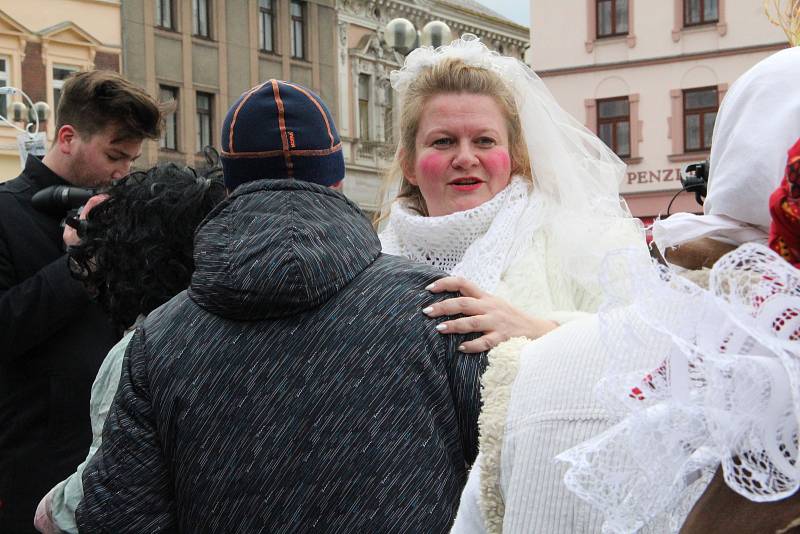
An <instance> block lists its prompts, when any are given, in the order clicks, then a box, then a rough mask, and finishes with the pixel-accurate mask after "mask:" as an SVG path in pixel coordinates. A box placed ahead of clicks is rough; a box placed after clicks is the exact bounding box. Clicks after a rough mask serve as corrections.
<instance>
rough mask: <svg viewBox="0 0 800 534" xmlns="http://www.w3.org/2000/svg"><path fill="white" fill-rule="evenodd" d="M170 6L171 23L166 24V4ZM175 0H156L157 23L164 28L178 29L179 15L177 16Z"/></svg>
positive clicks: (158, 26) (157, 25)
mask: <svg viewBox="0 0 800 534" xmlns="http://www.w3.org/2000/svg"><path fill="white" fill-rule="evenodd" d="M165 4H166V5H168V6H169V11H168V13H169V25H165V24H164V5H165ZM175 15H176V13H175V2H174V0H156V13H155V19H156V20H155V25H156V27H157V28H161V29H162V30H169V31H177V29H178V25H177V17H176V16H175Z"/></svg>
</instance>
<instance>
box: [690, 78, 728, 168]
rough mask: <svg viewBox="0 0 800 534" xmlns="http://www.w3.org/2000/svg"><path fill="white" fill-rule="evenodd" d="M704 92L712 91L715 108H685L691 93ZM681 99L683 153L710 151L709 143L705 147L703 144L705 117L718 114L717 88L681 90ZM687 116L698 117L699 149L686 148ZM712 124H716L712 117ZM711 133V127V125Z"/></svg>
mask: <svg viewBox="0 0 800 534" xmlns="http://www.w3.org/2000/svg"><path fill="white" fill-rule="evenodd" d="M706 91H713V92H714V95H715V96H716V97H717V103H716V105H715V106H713V107H712V106H707V107H704V108H692V109H688V108H687V102H688V98H687V96H688V95H690V94H692V93H702V92H706ZM682 97H683V106H682V108H683V117H682V119H683V153H684V154H691V153H694V152H708V151H710V150H711V143H709V144H708V146H706V144H705V116H706V114H708V113H714V114H715V115H716V114H717V113H718V112H719V100H720V99H719V87H718V86H716V85H714V86H708V87H693V88H691V89H683V90H682ZM689 115H698V116H699V133H698V136H699V143H698V144H699V147H698V148H688V146H689V142H688V138H689V136H688V133H689V132H688V130H689V129H688V127H687V126H688V117H689ZM714 122H716V116H715V117H714ZM712 131H713V125H712Z"/></svg>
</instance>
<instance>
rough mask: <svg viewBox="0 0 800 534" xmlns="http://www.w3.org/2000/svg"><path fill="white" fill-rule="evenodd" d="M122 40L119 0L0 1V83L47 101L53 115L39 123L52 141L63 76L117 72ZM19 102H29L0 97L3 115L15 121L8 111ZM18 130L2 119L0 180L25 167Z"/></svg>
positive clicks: (0, 111)
mask: <svg viewBox="0 0 800 534" xmlns="http://www.w3.org/2000/svg"><path fill="white" fill-rule="evenodd" d="M121 45H122V33H121V27H120V1H119V0H24V1H23V0H20V1H16V0H2V1H0V87H4V86H11V87H17V88H21V89H22V90H23V91H25V93H26V94H28V96H29V97H30V98H31V100H32V101H33V102H45V103H46V104H47V105H48V107H49V108H50V110H51V111H50V117H51V120H49V121H46V122H44V123H42V124H41V126H40V131H43V132H46V134H47V141H48V146H49V144H50V143H51V142H52V140H53V135H54V133H55V132H54V127H53V122H54V121H53V120H52V117H53V113H54V110H55V108H56V105H57V101H58V96H59V94H60V88H61V86H62V84H63V80H64V79H65V78H66V77H67V76H69V75H70V74H72V73H73V72H75V71H82V70H89V69H94V68H103V69H111V70H116V71H119V70H120V64H121ZM15 102H22V103H24V104H25V105H26V106H28V107H30V106H29V105H28V103H27V101H25V100H23V98H22V97H21V96H20V95H8V96H5V97H3V96H0V114H2V115H3V116H4V117H6V118H8V119H10V120H12V122H13V117H9V116H8V115H9V114H10V109H11V105H12V104H14V103H15ZM15 124H16V125H17V126H19V127H24V123H23V122H15ZM18 135H19V132H18V131H17V130H15V129H14V128H12V127H11V126H9V125H7V124H5V123H2V122H0V180H8V179H10V178H13V177H15V176H16V175H17V174H19V172H20V171H21V170H22V165H21V162H20V157H19V151H18V145H17V136H18Z"/></svg>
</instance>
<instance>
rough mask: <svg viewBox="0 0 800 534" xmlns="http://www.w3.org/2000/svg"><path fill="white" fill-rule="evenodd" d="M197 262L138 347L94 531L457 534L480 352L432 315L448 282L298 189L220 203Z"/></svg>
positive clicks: (100, 468) (87, 498)
mask: <svg viewBox="0 0 800 534" xmlns="http://www.w3.org/2000/svg"><path fill="white" fill-rule="evenodd" d="M195 263H196V271H195V273H194V276H193V278H192V283H191V285H190V288H189V290H188V292H186V293H182V294H180V295H178V296H177V297H175V298H174V299H173V300H171V301H170V302H169V303H167V304H166V305H164V306H163V307H161V308H159V309H158V310H156V311H154V312H152V313H151V314H150V315H149V316H148V318H147V320H146V321H145V322H144V324H143V326H142V327H141V328H140V330H139V331H138V332H137V333H136V334H135V335H134V337H133V339H132V341H131V344H130V345H129V347H128V351H127V353H126V357H125V362H124V363H123V371H122V378H121V381H120V387H119V390H118V392H117V397H116V399H115V401H114V405H113V407H112V409H111V411H110V413H109V417H108V420H107V422H106V426H105V429H104V432H103V446H102V447H101V449H100V451H99V452H98V454H97V455H96V456H95V459H94V460H93V461H92V462H91V463H90V465H89V466H88V467H87V469H86V471H85V474H84V477H83V483H84V500H83V502H82V503H81V505H80V507H79V508H78V510H77V518H78V525H79V527H80V529H81V532H148V533H155V532H173V531H180V532H187V533H189V532H191V533H200V532H213V533H222V532H241V533H252V532H310V531H319V532H369V533H374V532H381V533H383V532H425V533H429V532H445V531H447V530H448V529H449V526H450V523H451V522H452V520H453V519H454V516H455V512H456V509H457V506H458V501H459V497H460V492H461V489H462V486H463V484H464V483H465V482H466V474H467V469H468V466H469V465H470V464H471V462H472V461H473V460H474V458H475V456H476V453H477V450H476V449H477V417H478V412H479V379H480V374H481V372H482V369H483V367H484V365H485V361H486V357H485V354H477V355H476V354H472V355H466V354H461V353H459V352H458V351H457V350H456V347H457V346H458V345H459V344H460V343H462V342H463V341H464V340H465V337H464V336H460V335H451V336H445V335H441V334H439V333H437V332H436V330H435V326H436V324H437V321H435V320H433V319H428V318H427V317H426V316H425V315H423V314H422V312H421V310H422V308H423V307H425V306H426V305H428V304H430V303H431V302H432V301H434V300H441V299H444V298H447V297H452V296H453V295H452V294H450V295H439V296H436V297H434V296H432V295H431V294H430V293H429V292H427V291H425V290H424V287H425V286H426V285H428V284H429V283H431V282H432V281H433V280H436V279H438V278H440V277H442V276H444V274H443V273H441V272H439V271H436V270H433V269H431V268H429V267H426V266H422V265H419V264H414V263H411V262H409V261H407V260H405V259H401V258H398V257H395V256H388V255H384V254H381V253H380V242H379V241H378V238H377V236H376V235H375V233H374V231H373V230H372V227H371V226H370V224H369V222H368V221H367V220H366V219H365V218H364V217H363V215H362V214H361V213H360V211H359V210H358V208H356V207H355V205H353V204H352V203H351V202H350V201H348V200H347V199H345V198H344V197H343V196H342V195H340V194H338V193H335V192H333V191H331V190H329V189H326V188H322V187H320V186H316V185H313V184H308V183H305V182H299V181H285V180H280V181H259V182H253V183H250V184H246V185H244V186H241V187H239V188H238V189H237V190H236V192H235V193H234V194H233V196H232V197H231V198H229V199H228V200H227V201H225V202H223V203H222V204H221V205H220V206H219V207H217V208H216V209H215V210H214V211H213V212H212V213H211V214H210V215H209V217H208V218H207V219H206V221H205V222H204V223H203V225H201V227H200V229H199V230H198V234H197V236H196V240H195ZM473 337H474V336H473Z"/></svg>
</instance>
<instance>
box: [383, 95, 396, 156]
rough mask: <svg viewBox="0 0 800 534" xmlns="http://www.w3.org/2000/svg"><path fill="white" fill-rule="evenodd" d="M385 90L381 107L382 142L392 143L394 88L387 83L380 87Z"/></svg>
mask: <svg viewBox="0 0 800 534" xmlns="http://www.w3.org/2000/svg"><path fill="white" fill-rule="evenodd" d="M382 90H383V91H386V93H385V95H384V98H385V102H384V107H383V141H384V143H390V144H391V143H394V89H392V86H391V85H387V86H386V87H384V88H383V89H382Z"/></svg>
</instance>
